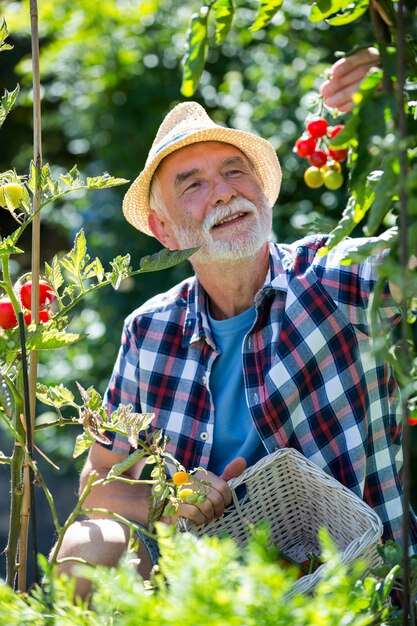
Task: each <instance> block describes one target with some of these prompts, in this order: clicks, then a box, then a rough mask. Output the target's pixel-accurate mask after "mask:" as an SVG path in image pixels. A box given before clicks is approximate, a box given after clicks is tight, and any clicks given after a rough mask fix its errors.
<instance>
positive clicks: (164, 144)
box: [155, 131, 191, 156]
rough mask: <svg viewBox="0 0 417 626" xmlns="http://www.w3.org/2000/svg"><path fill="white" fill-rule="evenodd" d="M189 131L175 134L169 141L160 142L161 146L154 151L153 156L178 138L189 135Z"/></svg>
mask: <svg viewBox="0 0 417 626" xmlns="http://www.w3.org/2000/svg"><path fill="white" fill-rule="evenodd" d="M190 134H191V133H190V132H189V131H187V132H185V133H181V134H180V135H175V137H172V139H170V140H169V141H167V142H165V143H163V144H162V146H160V147H159V148H158V150H157V151H156V152H155V156H156V155H157V154H159V153H160V152H161V151H162V150H165V148H168V146H171V145H172V144H173V143H175V142H176V141H179V140H180V139H182V138H183V137H186V136H187V135H190Z"/></svg>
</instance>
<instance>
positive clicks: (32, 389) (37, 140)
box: [18, 0, 42, 591]
mask: <svg viewBox="0 0 417 626" xmlns="http://www.w3.org/2000/svg"><path fill="white" fill-rule="evenodd" d="M30 23H31V40H32V73H33V79H32V90H33V161H34V163H35V167H36V171H37V174H38V180H39V179H40V172H41V169H42V131H41V94H40V71H39V32H38V6H37V0H30ZM39 206H40V202H39V191H38V189H36V190H35V194H34V197H33V205H32V210H33V212H34V213H35V212H37V210H38V208H39ZM39 267H40V215H39V213H36V215H35V217H34V219H33V221H32V267H31V272H32V301H31V310H32V319H33V321H34V322H36V323H38V322H39ZM37 370H38V355H37V352H35V351H32V352H31V353H30V366H29V405H28V407H27V411H29V415H30V416H31V418H30V424H28V425H27V429H28V430H27V436H28V441H30V442H32V446H31V448H32V449H28V454H30V455H32V452H33V435H34V431H35V428H34V426H35V415H36V381H37ZM23 489H24V493H23V502H22V512H21V519H22V527H21V531H20V542H19V573H18V589H19V590H20V591H26V584H27V583H26V577H27V576H26V574H27V546H28V530H29V516H30V512H31V510H32V511H33V512H34V502H31V500H32V498H31V496H33V482H32V476H31V472H30V471H29V467H28V466H27V463H25V466H24V471H23ZM35 544H36V538H35ZM35 558H36V556H35ZM36 572H37V570H36V563H35V578H36V577H37V575H36Z"/></svg>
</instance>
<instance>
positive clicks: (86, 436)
mask: <svg viewBox="0 0 417 626" xmlns="http://www.w3.org/2000/svg"><path fill="white" fill-rule="evenodd" d="M94 442H95V439H94V437H92V435H90V433H88V432H87V431H84V432H83V433H82V434H81V435H78V437H77V438H76V440H75V445H74V452H73V453H72V456H73V457H74V459H76V458H77V457H79V456H81V454H83V452H85V451H86V450H88V449H89V448H91V446H92V445H93V443H94Z"/></svg>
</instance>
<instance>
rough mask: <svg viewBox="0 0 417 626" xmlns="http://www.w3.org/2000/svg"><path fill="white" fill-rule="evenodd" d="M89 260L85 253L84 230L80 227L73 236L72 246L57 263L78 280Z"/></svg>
mask: <svg viewBox="0 0 417 626" xmlns="http://www.w3.org/2000/svg"><path fill="white" fill-rule="evenodd" d="M89 260H90V258H89V256H88V255H87V241H86V238H85V234H84V230H83V229H81V230H80V231H79V232H78V233H77V234H76V236H75V241H74V247H73V248H72V250H70V252H69V253H68V254H66V255H65V256H64V257H63V258H62V259H61V260H60V261H59V263H60V264H61V266H62V267H63V268H64V269H66V270H67V271H68V272H69V273H70V274H71V275H72V276H73V277H74V278H76V279H77V281H80V280H81V274H82V270H83V268H84V267H85V265H86V263H88V261H89Z"/></svg>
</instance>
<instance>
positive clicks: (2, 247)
mask: <svg viewBox="0 0 417 626" xmlns="http://www.w3.org/2000/svg"><path fill="white" fill-rule="evenodd" d="M16 232H18V231H16ZM10 254H23V250H21V249H20V248H18V247H17V246H15V238H14V237H13V235H9V236H8V237H5V238H4V239H2V240H0V256H9V255H10Z"/></svg>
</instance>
